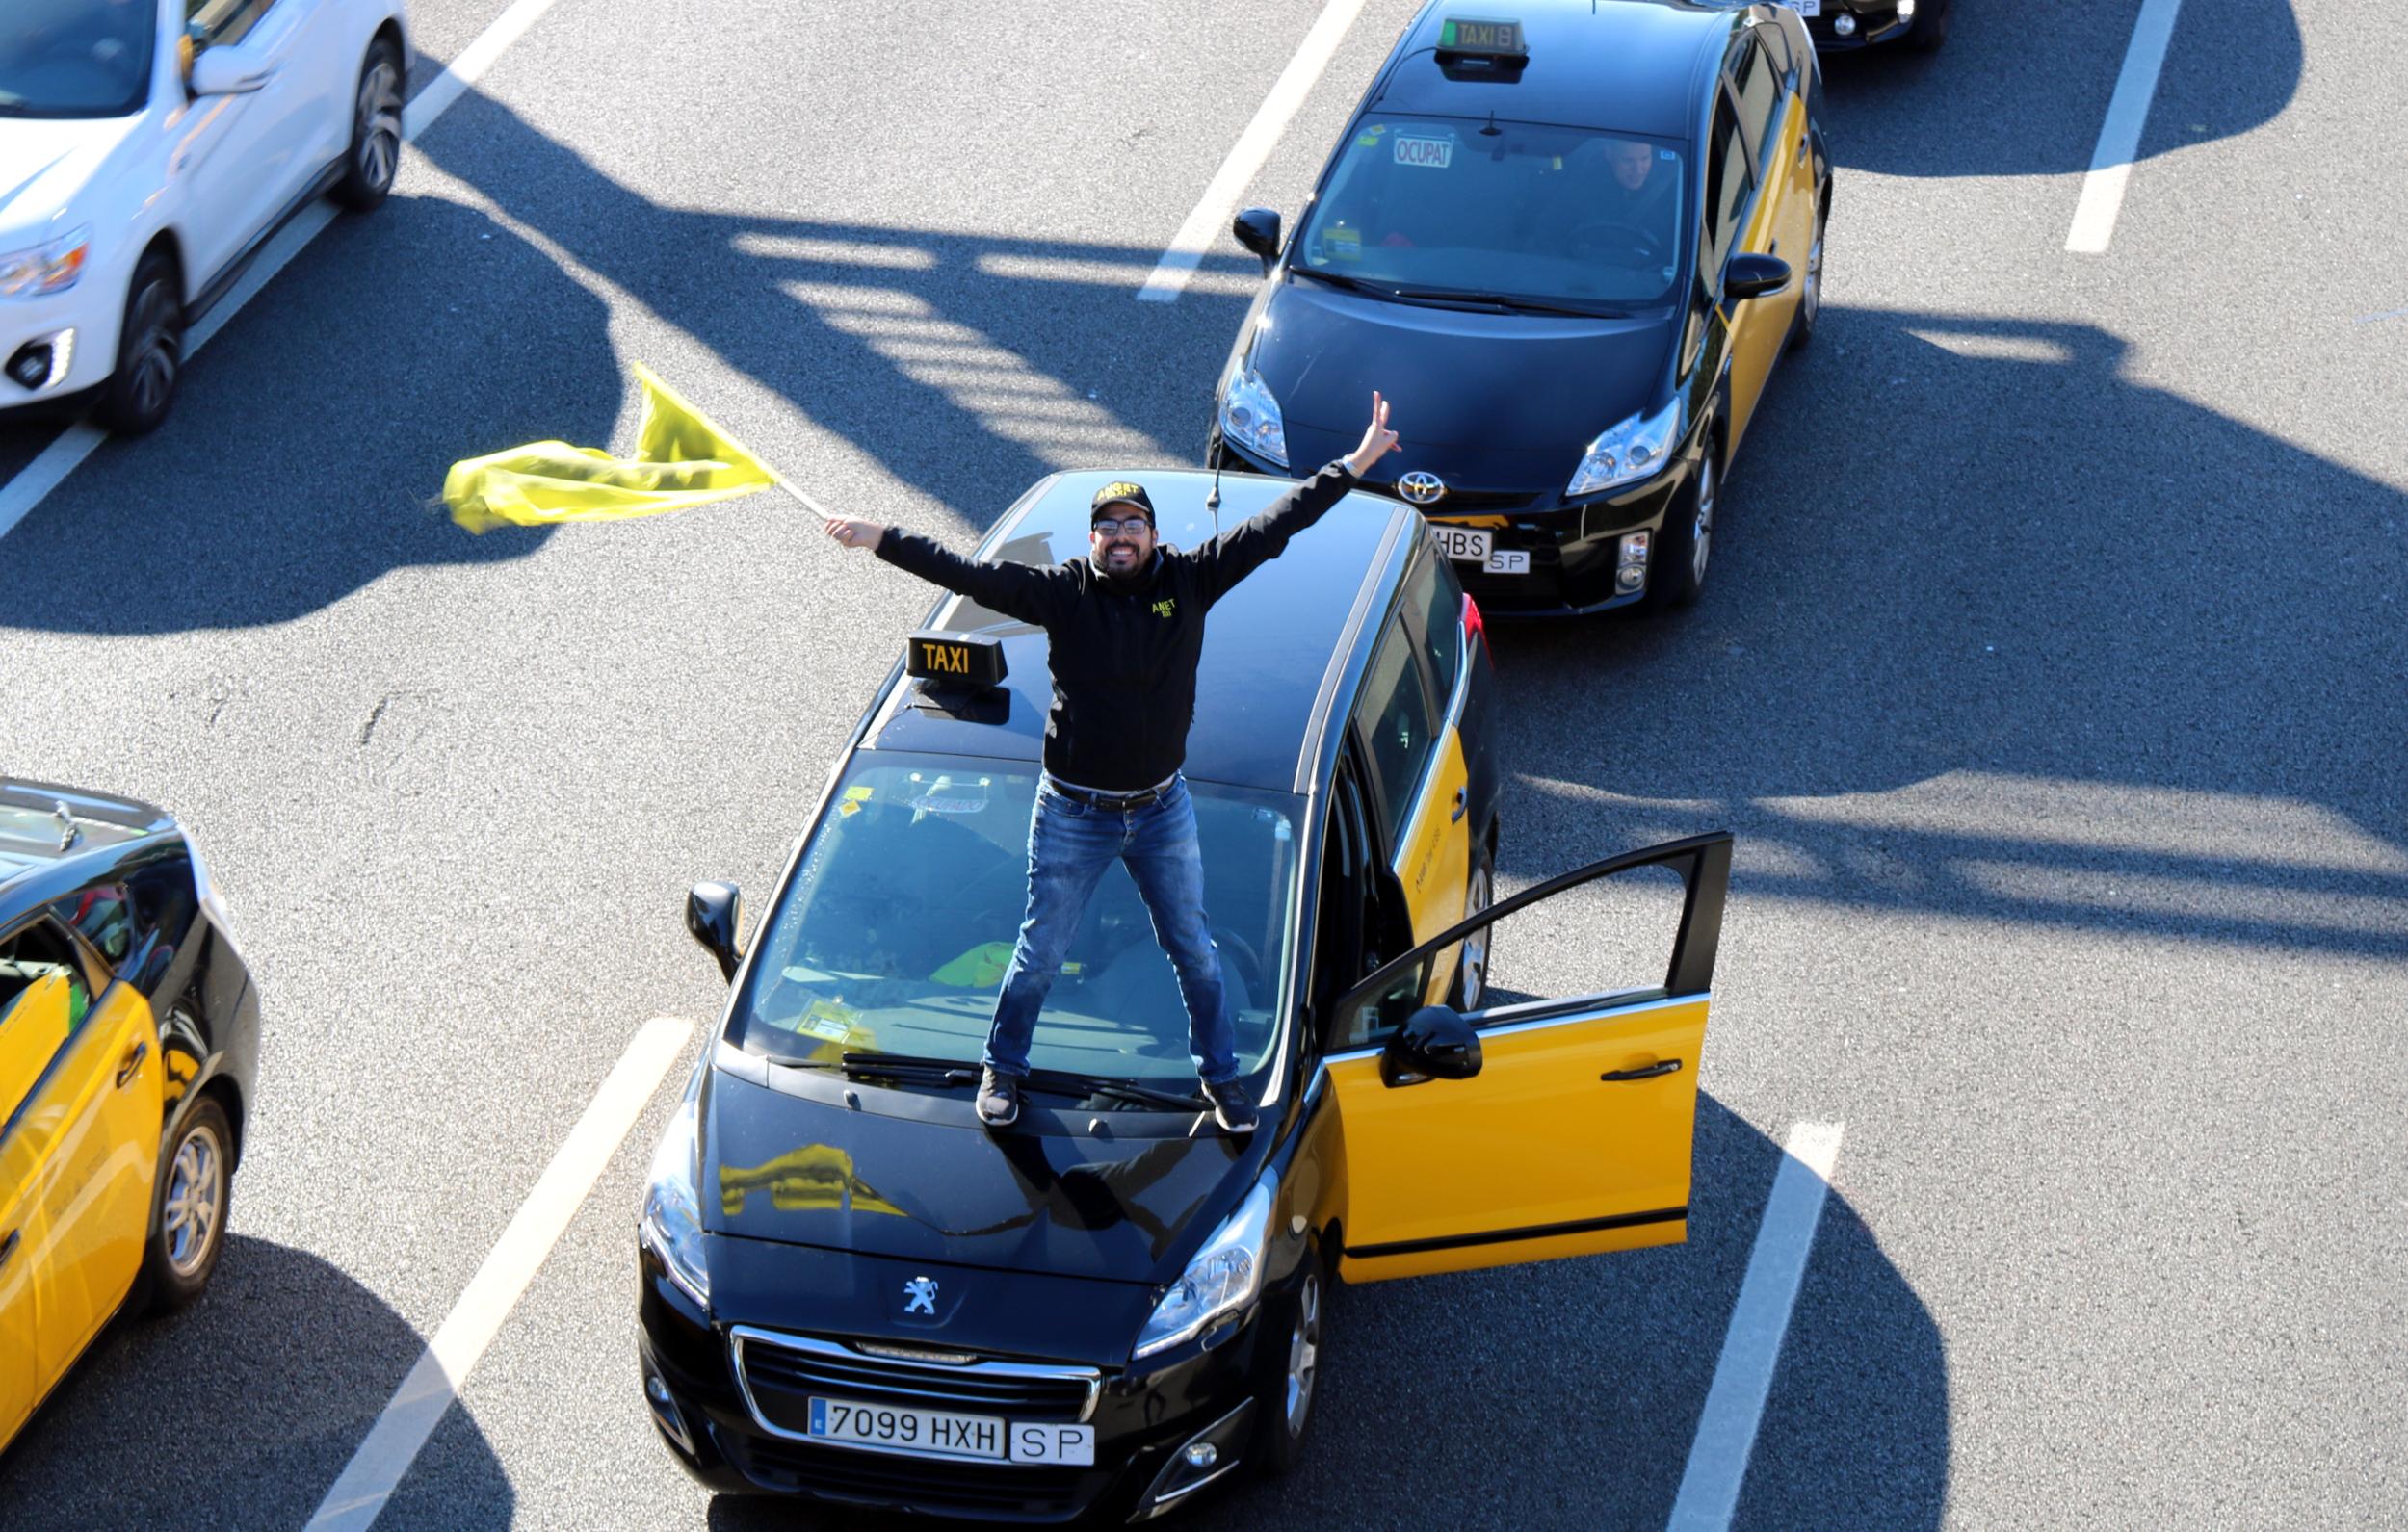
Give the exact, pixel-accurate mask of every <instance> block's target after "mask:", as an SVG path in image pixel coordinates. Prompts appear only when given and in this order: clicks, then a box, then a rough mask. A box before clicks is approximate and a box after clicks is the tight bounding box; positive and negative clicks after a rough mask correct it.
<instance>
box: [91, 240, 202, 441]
mask: <svg viewBox="0 0 2408 1532" xmlns="http://www.w3.org/2000/svg"><path fill="white" fill-rule="evenodd" d="M183 376H184V283H183V278H182V276H181V275H180V274H178V273H177V270H176V265H175V257H174V256H172V255H170V254H169V253H168V252H167V251H165V250H151V251H149V252H148V253H146V254H145V255H144V256H143V258H142V263H141V264H140V265H138V266H136V267H135V268H134V280H133V281H131V282H130V283H128V284H126V289H125V325H124V328H123V329H121V330H119V331H118V363H117V370H116V371H115V372H113V373H111V374H110V375H109V380H108V381H107V382H106V383H104V384H102V385H101V389H100V402H99V405H98V407H97V409H96V410H95V411H94V413H96V414H97V415H98V416H99V417H100V423H101V424H102V425H103V426H106V427H107V428H109V429H111V430H112V431H115V432H116V433H118V435H120V436H141V435H144V434H145V433H147V432H149V431H153V430H156V429H158V428H159V423H160V422H161V421H163V420H166V419H167V418H168V411H169V409H170V408H171V407H172V406H173V405H174V403H175V388H176V384H177V383H178V382H179V381H181V380H182V378H183Z"/></svg>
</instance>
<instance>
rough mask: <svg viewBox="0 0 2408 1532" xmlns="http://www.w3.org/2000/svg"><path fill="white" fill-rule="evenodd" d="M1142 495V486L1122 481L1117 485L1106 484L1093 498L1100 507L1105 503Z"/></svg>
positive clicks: (1143, 491)
mask: <svg viewBox="0 0 2408 1532" xmlns="http://www.w3.org/2000/svg"><path fill="white" fill-rule="evenodd" d="M1144 493H1145V486H1143V485H1142V484H1133V483H1131V482H1129V481H1128V480H1125V479H1123V480H1120V481H1119V482H1117V483H1111V484H1106V485H1105V486H1104V487H1103V488H1102V489H1101V490H1100V491H1098V492H1097V494H1096V496H1095V503H1096V504H1097V505H1099V506H1100V505H1103V504H1104V503H1105V502H1106V501H1112V500H1127V499H1129V498H1130V497H1131V496H1133V495H1142V494H1144Z"/></svg>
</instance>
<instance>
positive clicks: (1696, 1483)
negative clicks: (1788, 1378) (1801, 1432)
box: [1669, 1123, 1846, 1532]
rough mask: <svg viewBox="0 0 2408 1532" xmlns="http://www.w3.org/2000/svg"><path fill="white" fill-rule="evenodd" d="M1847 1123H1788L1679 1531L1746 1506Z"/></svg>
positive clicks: (1680, 1510) (1703, 1417)
mask: <svg viewBox="0 0 2408 1532" xmlns="http://www.w3.org/2000/svg"><path fill="white" fill-rule="evenodd" d="M1845 1126H1846V1125H1845V1124H1842V1123H1799V1124H1798V1125H1797V1126H1796V1127H1794V1128H1793V1129H1791V1130H1790V1142H1789V1147H1788V1150H1787V1152H1786V1153H1785V1154H1784V1155H1782V1158H1781V1169H1780V1172H1779V1174H1777V1175H1775V1176H1774V1177H1773V1178H1772V1195H1771V1196H1769V1197H1767V1199H1766V1200H1765V1218H1764V1222H1763V1223H1761V1224H1759V1225H1758V1226H1757V1228H1756V1248H1755V1250H1754V1252H1753V1253H1751V1254H1750V1255H1749V1256H1748V1258H1747V1275H1746V1276H1745V1277H1743V1278H1742V1279H1741V1282H1740V1297H1739V1302H1738V1303H1736V1304H1734V1305H1733V1306H1732V1308H1731V1328H1730V1329H1729V1330H1728V1331H1727V1332H1725V1333H1724V1335H1723V1337H1722V1355H1721V1356H1720V1357H1719V1358H1717V1359H1716V1360H1715V1362H1714V1386H1713V1387H1712V1388H1711V1389H1708V1390H1707V1392H1706V1408H1705V1410H1704V1412H1703V1413H1701V1414H1700V1415H1698V1417H1697V1435H1696V1437H1695V1438H1694V1439H1693V1440H1692V1441H1690V1442H1689V1449H1688V1468H1687V1469H1685V1470H1684V1471H1683V1472H1682V1474H1681V1490H1680V1493H1679V1494H1677V1495H1675V1496H1674V1497H1673V1501H1672V1519H1671V1521H1670V1523H1669V1525H1670V1527H1671V1528H1672V1532H1721V1529H1723V1528H1725V1527H1728V1526H1729V1525H1730V1524H1731V1516H1732V1513H1733V1512H1735V1511H1736V1510H1738V1509H1739V1503H1740V1486H1741V1483H1742V1482H1744V1481H1745V1479H1746V1477H1747V1459H1748V1455H1749V1454H1750V1453H1752V1452H1754V1451H1755V1449H1756V1427H1757V1426H1758V1425H1759V1424H1760V1423H1761V1422H1762V1421H1763V1419H1764V1414H1765V1399H1766V1397H1767V1395H1768V1394H1770V1393H1771V1391H1772V1370H1773V1366H1774V1364H1775V1363H1778V1362H1779V1361H1780V1360H1781V1342H1782V1339H1783V1338H1784V1337H1786V1336H1787V1335H1788V1334H1789V1329H1790V1310H1791V1308H1792V1307H1793V1305H1794V1304H1795V1303H1796V1302H1797V1288H1798V1284H1799V1283H1800V1282H1801V1281H1802V1280H1804V1278H1805V1275H1806V1258H1807V1256H1808V1255H1809V1254H1810V1253H1812V1251H1813V1250H1814V1248H1815V1228H1816V1226H1817V1225H1818V1224H1819V1223H1820V1222H1821V1221H1822V1201H1823V1195H1824V1193H1826V1192H1828V1191H1829V1190H1830V1189H1831V1167H1832V1166H1833V1165H1834V1164H1836V1163H1837V1162H1838V1160H1839V1157H1840V1134H1841V1133H1842V1132H1843V1131H1844V1130H1845Z"/></svg>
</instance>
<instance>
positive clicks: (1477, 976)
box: [1447, 838, 1497, 1014]
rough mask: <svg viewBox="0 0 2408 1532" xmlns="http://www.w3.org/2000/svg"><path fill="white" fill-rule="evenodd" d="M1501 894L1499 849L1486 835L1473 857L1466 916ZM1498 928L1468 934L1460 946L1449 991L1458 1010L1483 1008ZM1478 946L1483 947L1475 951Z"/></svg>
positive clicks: (1465, 917) (1478, 910)
mask: <svg viewBox="0 0 2408 1532" xmlns="http://www.w3.org/2000/svg"><path fill="white" fill-rule="evenodd" d="M1496 896H1497V852H1496V848H1495V847H1494V846H1493V845H1492V844H1490V843H1489V842H1488V841H1487V840H1486V839H1484V838H1483V839H1482V840H1481V842H1480V844H1479V851H1478V852H1477V853H1475V854H1474V856H1473V858H1472V872H1471V882H1470V886H1469V887H1467V888H1466V889H1465V890H1464V892H1463V918H1464V919H1465V920H1470V919H1471V918H1472V917H1473V916H1475V915H1477V914H1479V912H1480V911H1482V910H1484V909H1486V908H1488V906H1489V904H1490V902H1491V901H1493V900H1494V899H1495V898H1496ZM1496 935H1497V928H1496V927H1495V926H1493V925H1490V926H1487V927H1484V928H1483V929H1482V930H1481V931H1480V932H1479V934H1478V935H1477V936H1467V937H1465V938H1464V939H1463V946H1462V948H1460V949H1459V950H1458V952H1457V954H1456V957H1455V965H1454V987H1453V989H1451V990H1449V991H1448V992H1447V1003H1448V1004H1449V1005H1452V1006H1453V1007H1454V1008H1455V1009H1456V1010H1457V1011H1459V1012H1463V1013H1466V1014H1468V1013H1470V1012H1472V1011H1476V1010H1479V1008H1480V1006H1481V1005H1482V1004H1483V1003H1485V1002H1486V1000H1487V998H1488V959H1489V954H1490V952H1491V950H1492V949H1493V948H1494V944H1495V940H1496ZM1475 946H1477V947H1478V948H1479V950H1478V953H1477V955H1475V953H1474V950H1473V949H1474V948H1475Z"/></svg>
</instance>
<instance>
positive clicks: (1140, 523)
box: [1086, 516, 1154, 537]
mask: <svg viewBox="0 0 2408 1532" xmlns="http://www.w3.org/2000/svg"><path fill="white" fill-rule="evenodd" d="M1140 527H1142V528H1144V529H1145V530H1146V531H1148V532H1151V531H1153V530H1154V524H1153V523H1152V522H1150V521H1148V520H1146V519H1145V518H1144V517H1143V516H1123V517H1122V518H1121V519H1120V520H1118V521H1111V520H1105V521H1091V522H1088V523H1087V524H1086V530H1087V531H1089V532H1094V533H1096V534H1097V535H1099V536H1104V537H1109V536H1111V535H1112V533H1114V532H1136V531H1137V530H1138V529H1139V528H1140Z"/></svg>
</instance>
